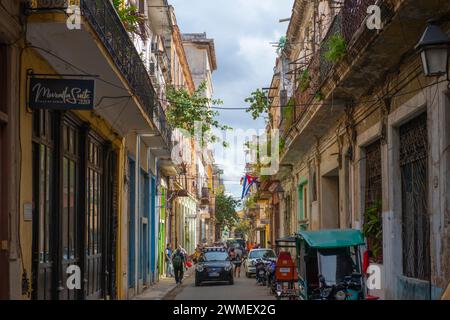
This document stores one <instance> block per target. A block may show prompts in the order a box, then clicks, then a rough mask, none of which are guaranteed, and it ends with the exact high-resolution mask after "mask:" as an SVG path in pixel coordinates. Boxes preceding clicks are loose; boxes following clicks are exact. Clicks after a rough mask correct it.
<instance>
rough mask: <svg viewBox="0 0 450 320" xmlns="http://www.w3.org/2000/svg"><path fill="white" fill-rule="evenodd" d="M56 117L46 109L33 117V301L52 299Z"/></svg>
mask: <svg viewBox="0 0 450 320" xmlns="http://www.w3.org/2000/svg"><path fill="white" fill-rule="evenodd" d="M54 121H55V114H54V113H53V112H49V111H47V110H38V111H35V113H34V115H33V146H32V153H33V230H34V231H33V239H34V241H33V260H34V261H36V265H35V266H34V270H33V282H34V285H33V287H34V288H36V289H37V290H35V291H34V292H33V297H34V298H35V299H52V291H51V288H52V282H53V281H52V274H53V272H54V257H55V254H56V248H55V247H54V246H53V244H54V243H55V241H54V240H55V239H56V234H55V233H54V232H53V229H52V224H51V222H52V221H55V219H54V214H55V202H54V195H55V188H54V177H53V173H54V154H55V144H54V134H53V127H54Z"/></svg>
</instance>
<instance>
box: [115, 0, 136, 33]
mask: <svg viewBox="0 0 450 320" xmlns="http://www.w3.org/2000/svg"><path fill="white" fill-rule="evenodd" d="M113 5H114V8H115V9H116V11H117V13H118V14H119V17H120V20H122V23H123V24H124V26H125V28H126V29H127V31H129V32H136V31H137V29H138V23H139V21H140V16H139V13H138V9H137V7H136V6H131V5H130V6H127V5H126V4H125V3H124V1H123V0H113Z"/></svg>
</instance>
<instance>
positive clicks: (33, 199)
mask: <svg viewBox="0 0 450 320" xmlns="http://www.w3.org/2000/svg"><path fill="white" fill-rule="evenodd" d="M71 3H73V4H74V5H75V6H76V7H72V8H66V7H67V2H66V1H53V2H48V1H31V2H28V5H23V6H21V2H19V1H8V2H6V3H5V4H4V5H2V6H1V8H0V15H1V19H0V58H1V59H0V92H1V100H0V149H1V150H0V157H1V158H0V179H1V181H3V182H4V181H8V187H7V188H6V185H5V183H2V184H1V185H0V222H1V223H0V241H1V242H0V244H1V245H0V268H1V270H2V272H1V274H0V297H1V298H14V299H21V298H23V299H127V298H132V297H133V296H135V295H137V294H139V293H141V292H142V291H143V290H145V289H146V288H148V287H150V286H151V285H152V284H153V283H155V282H156V281H158V279H159V277H160V276H161V275H162V274H163V273H164V268H165V266H164V256H163V252H164V248H165V246H166V244H167V243H169V242H171V241H174V244H176V243H177V242H176V241H177V240H176V239H177V236H179V233H177V231H176V230H177V228H180V229H182V228H184V226H185V220H184V217H183V218H182V219H180V217H179V212H178V211H177V210H175V209H173V206H171V205H170V204H169V203H170V202H171V201H172V200H173V199H174V197H173V190H174V185H176V184H177V181H178V183H179V182H180V181H181V180H179V179H178V180H177V179H176V178H177V177H179V174H180V172H181V171H182V168H183V166H182V165H180V163H178V162H177V160H178V159H179V157H178V154H177V155H175V154H174V152H173V150H174V148H173V146H174V144H177V145H178V147H180V145H181V148H179V150H181V151H182V153H184V156H185V158H186V157H189V158H190V157H191V155H192V154H193V157H195V152H190V150H191V148H193V147H194V144H193V143H192V140H191V139H186V138H184V137H183V136H182V135H180V134H179V132H178V131H177V130H175V131H174V130H173V129H172V128H171V127H170V126H169V124H168V122H167V120H166V115H165V112H166V109H167V107H168V103H169V102H168V101H167V98H166V94H165V92H166V88H167V86H168V85H174V86H185V87H186V88H188V90H189V92H191V93H192V92H193V90H194V89H195V84H194V81H193V79H192V77H191V74H190V70H189V65H188V62H187V60H186V56H185V53H184V51H183V50H184V49H183V43H182V38H181V33H180V32H179V30H178V27H177V25H176V20H175V18H174V15H173V9H172V8H171V7H168V4H167V1H163V0H161V1H156V0H148V1H140V2H139V3H138V4H137V5H136V7H135V8H136V9H135V10H136V12H135V13H136V15H137V16H138V17H139V21H138V25H134V26H130V25H129V24H127V23H124V22H123V21H121V19H120V16H119V15H118V14H117V10H120V9H121V8H116V7H114V4H113V3H112V2H111V1H108V0H101V1H93V2H90V1H73V2H71ZM123 5H125V4H123ZM77 6H78V7H77ZM157 8H158V9H157ZM160 8H163V10H161V9H160ZM5 10H7V11H5ZM25 25H26V27H25ZM49 39H51V41H49ZM180 61H181V62H180ZM64 88H68V89H70V90H73V91H72V92H78V91H81V92H82V93H80V94H79V95H78V96H77V100H69V99H65V100H64V99H63V100H62V101H61V100H58V97H60V96H62V95H63V94H64V93H61V92H60V90H63V89H64ZM43 95H45V99H44V100H43V99H42V98H43ZM73 101H75V102H73ZM173 132H174V133H175V134H174V135H173V134H172V133H173ZM190 160H191V161H192V160H193V161H194V162H193V163H195V161H196V159H195V158H194V159H190ZM192 168H193V169H192V170H195V165H194V166H192ZM190 170H191V169H190ZM190 174H193V175H196V173H192V172H190ZM195 187H196V186H195V185H192V184H189V185H187V184H186V185H185V186H184V188H185V189H188V190H189V193H190V195H191V200H192V201H191V202H190V203H189V204H187V205H186V207H189V209H190V210H191V211H192V212H193V214H194V215H196V212H197V197H196V190H194V188H195ZM175 207H176V206H175ZM177 219H178V221H177ZM173 239H174V240H173ZM70 275H75V276H76V279H78V280H76V281H75V286H76V288H71V287H70V283H69V282H70V281H69V282H68V279H69V276H70ZM78 284H79V285H80V287H79V288H78Z"/></svg>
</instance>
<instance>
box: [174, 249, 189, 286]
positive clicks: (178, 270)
mask: <svg viewBox="0 0 450 320" xmlns="http://www.w3.org/2000/svg"><path fill="white" fill-rule="evenodd" d="M181 249H182V248H181V246H179V247H178V249H177V250H176V251H175V253H174V254H173V256H172V265H173V271H174V273H175V282H176V284H177V285H181V283H182V281H183V275H184V265H185V263H186V256H185V255H184V254H183V252H182V250H181Z"/></svg>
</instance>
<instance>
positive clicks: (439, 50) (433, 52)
mask: <svg viewBox="0 0 450 320" xmlns="http://www.w3.org/2000/svg"><path fill="white" fill-rule="evenodd" d="M449 47H450V39H449V37H448V35H447V34H446V33H445V32H444V31H442V29H441V28H440V27H439V26H438V25H437V24H436V22H434V21H428V25H427V27H426V29H425V31H424V33H423V34H422V37H421V38H420V41H419V43H418V44H417V45H416V50H418V52H419V54H420V57H421V59H422V66H423V71H424V73H425V76H427V77H432V76H442V75H444V74H447V79H448V51H449Z"/></svg>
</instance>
